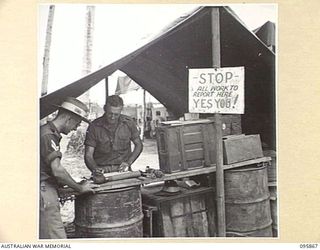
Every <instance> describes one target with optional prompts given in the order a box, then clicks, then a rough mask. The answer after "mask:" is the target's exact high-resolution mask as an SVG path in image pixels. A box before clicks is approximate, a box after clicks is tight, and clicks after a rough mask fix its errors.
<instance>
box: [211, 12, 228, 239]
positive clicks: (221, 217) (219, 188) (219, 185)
mask: <svg viewBox="0 0 320 250" xmlns="http://www.w3.org/2000/svg"><path fill="white" fill-rule="evenodd" d="M211 35H212V67H213V68H220V67H221V57H220V53H221V50H220V15H219V7H215V8H212V11H211ZM214 118H215V119H214V121H215V123H214V124H215V130H216V134H215V141H216V161H217V163H216V195H217V197H216V198H217V214H218V237H225V236H226V218H225V199H224V173H223V149H222V130H221V114H218V113H216V114H214Z"/></svg>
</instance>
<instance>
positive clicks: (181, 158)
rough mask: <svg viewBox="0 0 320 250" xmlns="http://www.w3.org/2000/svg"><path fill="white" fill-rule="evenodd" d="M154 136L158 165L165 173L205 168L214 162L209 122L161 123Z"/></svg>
mask: <svg viewBox="0 0 320 250" xmlns="http://www.w3.org/2000/svg"><path fill="white" fill-rule="evenodd" d="M156 134H157V147H158V155H159V165H160V169H161V170H162V171H163V172H164V173H174V172H179V171H184V170H189V169H195V168H202V167H207V166H210V164H213V163H215V162H216V159H215V148H216V146H215V128H214V122H213V121H212V120H209V119H202V120H196V121H169V122H163V123H161V125H160V126H159V127H157V133H156Z"/></svg>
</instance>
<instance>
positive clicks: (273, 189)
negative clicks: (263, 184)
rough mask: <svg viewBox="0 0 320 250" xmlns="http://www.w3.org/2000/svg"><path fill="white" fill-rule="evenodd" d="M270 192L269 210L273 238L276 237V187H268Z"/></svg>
mask: <svg viewBox="0 0 320 250" xmlns="http://www.w3.org/2000/svg"><path fill="white" fill-rule="evenodd" d="M269 191H270V209H271V218H272V233H273V237H278V203H277V202H278V199H277V187H276V186H274V187H272V186H269Z"/></svg>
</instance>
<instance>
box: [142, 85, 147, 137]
mask: <svg viewBox="0 0 320 250" xmlns="http://www.w3.org/2000/svg"><path fill="white" fill-rule="evenodd" d="M142 116H143V123H142V141H144V132H145V129H146V122H147V121H146V90H145V89H143V111H142Z"/></svg>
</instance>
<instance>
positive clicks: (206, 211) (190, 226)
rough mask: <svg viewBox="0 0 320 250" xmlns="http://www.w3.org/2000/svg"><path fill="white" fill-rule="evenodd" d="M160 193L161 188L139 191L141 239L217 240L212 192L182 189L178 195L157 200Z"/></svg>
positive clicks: (161, 197) (159, 197) (154, 187)
mask: <svg viewBox="0 0 320 250" xmlns="http://www.w3.org/2000/svg"><path fill="white" fill-rule="evenodd" d="M161 189H162V186H161V185H157V186H152V187H144V188H142V206H143V208H144V222H143V229H144V237H214V236H216V226H215V209H214V197H215V196H214V193H213V189H212V188H209V187H200V188H197V189H192V190H189V189H185V188H181V192H180V193H177V194H174V195H170V196H159V195H157V193H158V192H159V191H161Z"/></svg>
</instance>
